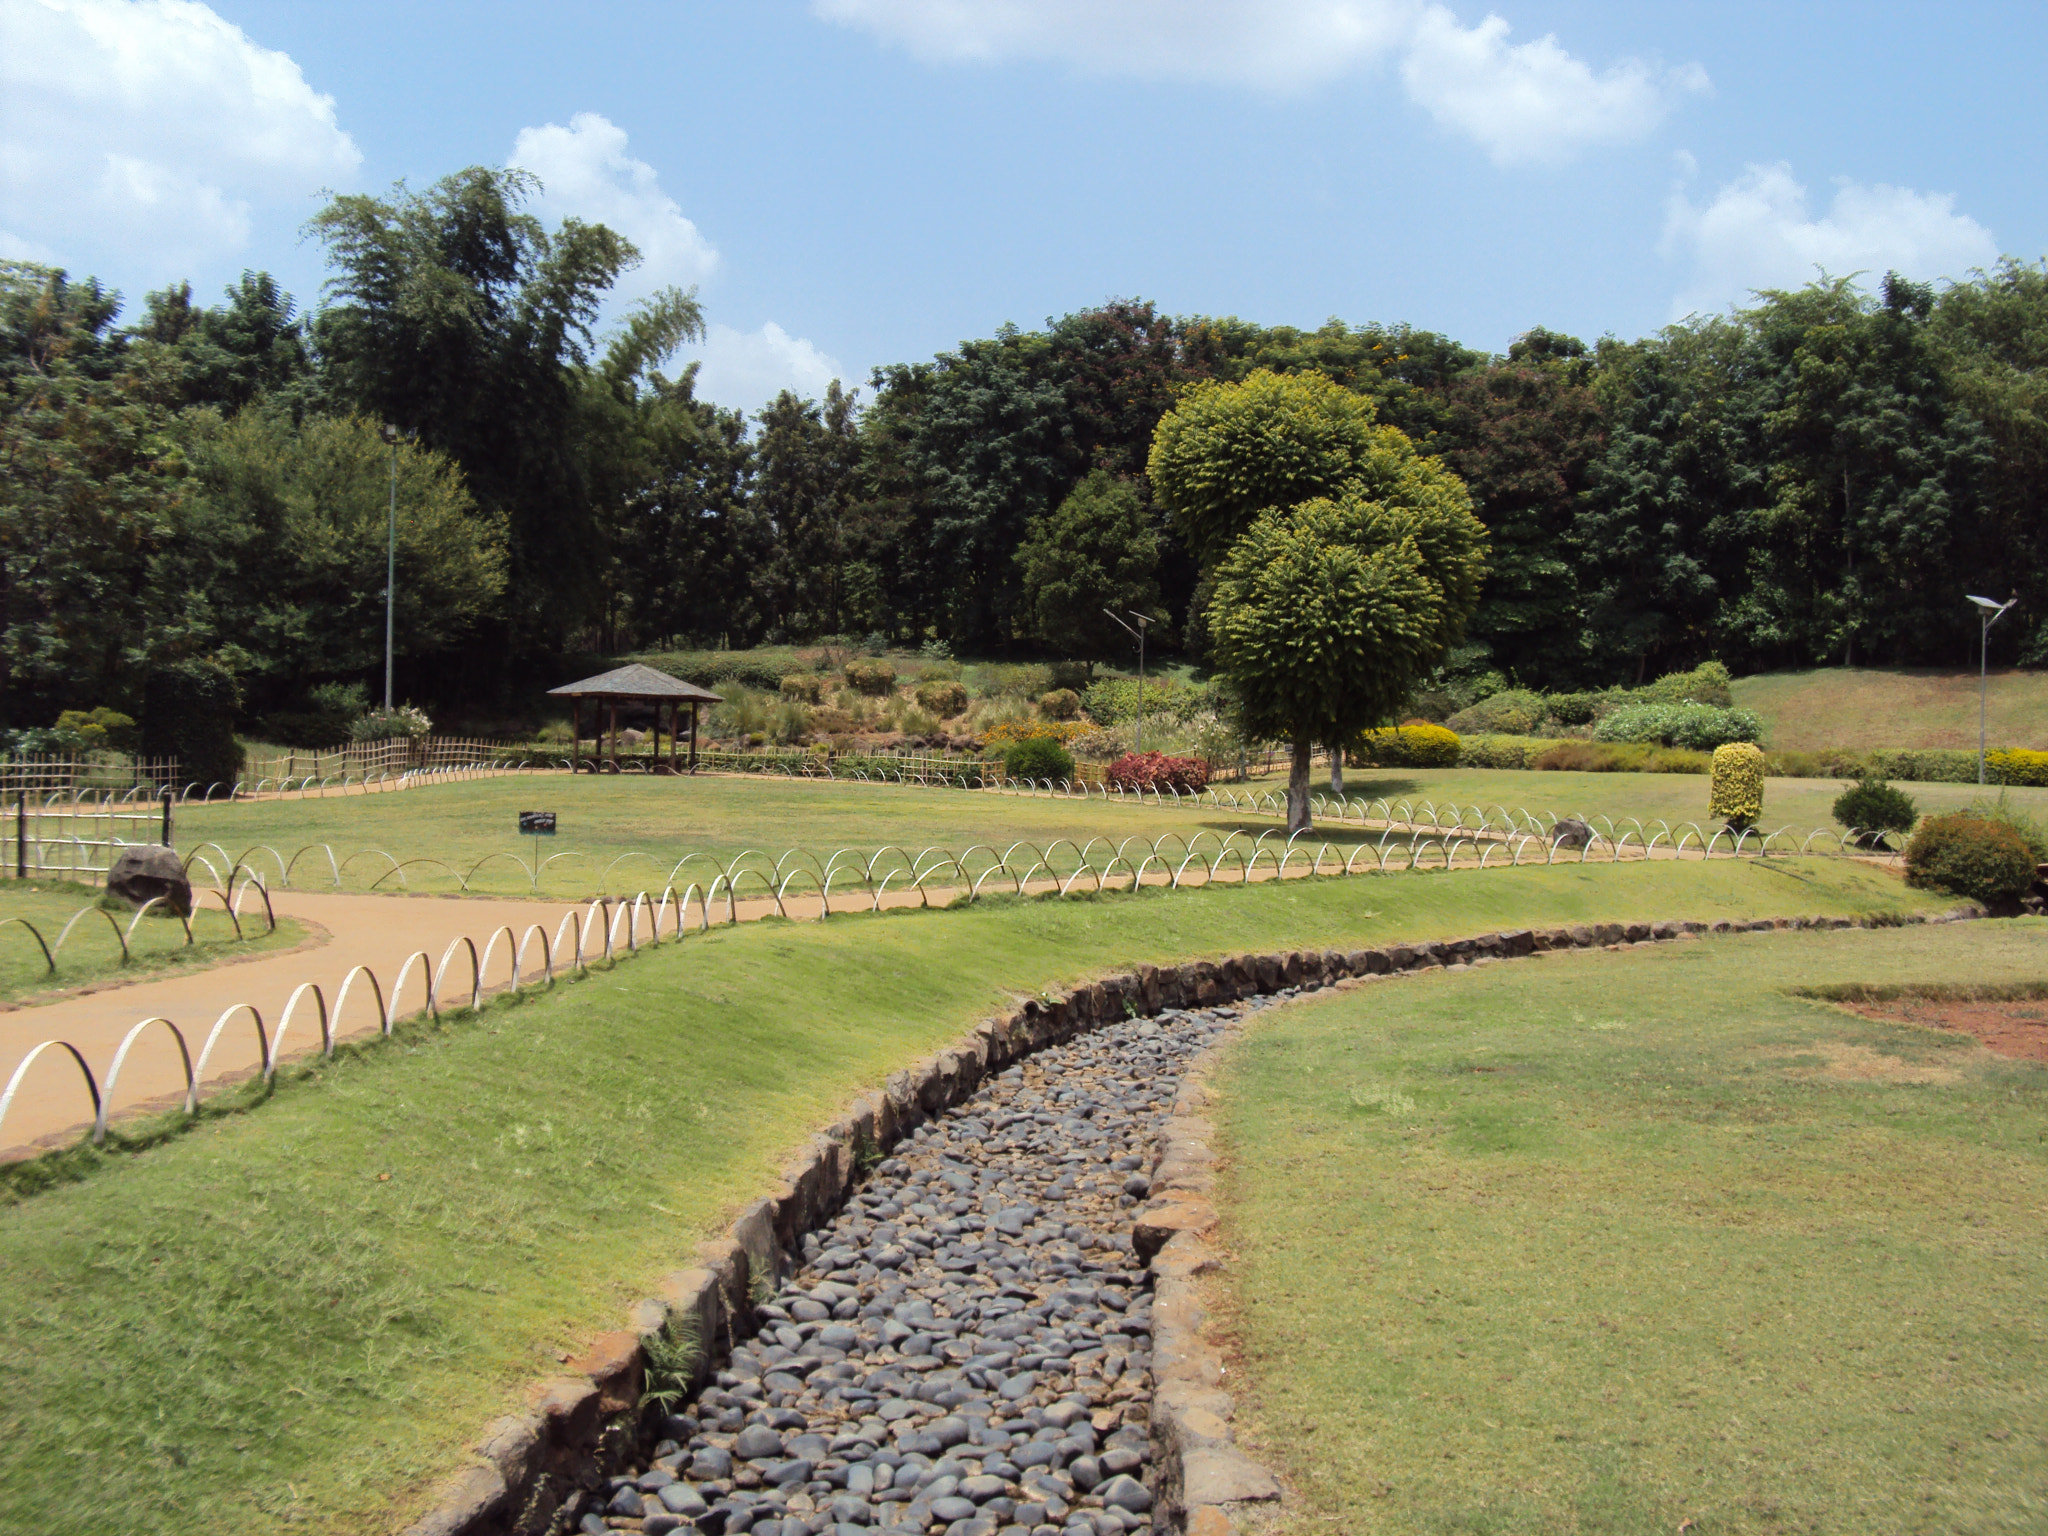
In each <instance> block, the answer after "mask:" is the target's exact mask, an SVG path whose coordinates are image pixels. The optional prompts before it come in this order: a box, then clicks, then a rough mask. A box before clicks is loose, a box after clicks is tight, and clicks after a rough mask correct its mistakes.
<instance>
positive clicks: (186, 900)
mask: <svg viewBox="0 0 2048 1536" xmlns="http://www.w3.org/2000/svg"><path fill="white" fill-rule="evenodd" d="M107 891H108V893H109V894H110V895H114V896H118V897H120V898H121V899H122V900H123V901H125V902H127V903H128V905H129V906H131V907H140V906H142V905H143V904H144V903H145V902H149V901H154V900H155V899H156V898H157V897H159V896H161V897H162V898H163V904H164V905H165V906H166V907H169V908H170V909H171V910H172V911H173V912H175V913H177V914H178V916H180V917H190V916H191V915H192V882H191V881H190V880H188V879H186V878H185V862H184V860H182V859H180V858H179V857H178V850H177V849H175V848H123V849H122V850H121V856H120V857H119V858H117V859H115V860H114V867H113V869H111V870H110V871H108V873H107Z"/></svg>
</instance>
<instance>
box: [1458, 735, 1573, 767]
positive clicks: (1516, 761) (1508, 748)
mask: <svg viewBox="0 0 2048 1536" xmlns="http://www.w3.org/2000/svg"><path fill="white" fill-rule="evenodd" d="M1561 745H1562V743H1561V742H1556V741H1547V740H1545V739H1544V738H1542V737H1540V736H1467V737H1464V738H1462V739H1461V741H1460V742H1459V746H1458V766H1459V767H1461V768H1527V767H1529V766H1531V765H1532V764H1533V763H1534V761H1535V759H1537V758H1538V757H1540V756H1542V755H1543V754H1544V753H1545V752H1547V751H1549V750H1550V749H1551V748H1552V747H1555V746H1561Z"/></svg>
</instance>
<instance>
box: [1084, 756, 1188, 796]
mask: <svg viewBox="0 0 2048 1536" xmlns="http://www.w3.org/2000/svg"><path fill="white" fill-rule="evenodd" d="M1103 772H1104V775H1105V777H1107V778H1108V780H1109V782H1110V783H1111V784H1114V785H1117V786H1118V787H1120V788H1123V789H1175V790H1178V791H1180V793H1182V794H1184V795H1195V794H1200V793H1201V792H1202V791H1203V790H1204V789H1207V788H1208V787H1209V765H1208V764H1207V763H1205V762H1203V761H1202V760H1201V759H1200V758H1199V757H1168V756H1166V755H1165V754H1164V753H1160V752H1147V753H1145V754H1144V755H1143V756H1140V755H1139V754H1137V753H1135V752H1126V753H1125V754H1124V755H1123V756H1122V757H1120V758H1118V759H1117V760H1116V761H1115V762H1113V763H1111V764H1110V765H1109V767H1108V768H1106V769H1104V770H1103Z"/></svg>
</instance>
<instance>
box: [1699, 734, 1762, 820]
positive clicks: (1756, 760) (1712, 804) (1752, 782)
mask: <svg viewBox="0 0 2048 1536" xmlns="http://www.w3.org/2000/svg"><path fill="white" fill-rule="evenodd" d="M1711 772H1712V775H1713V777H1712V778H1711V779H1710V780H1709V781H1708V788H1707V814H1708V815H1709V816H1718V817H1720V818H1721V819H1722V820H1723V821H1725V822H1727V823H1728V825H1729V826H1730V827H1732V828H1734V829H1735V830H1736V831H1737V832H1741V831H1745V830H1747V829H1748V828H1750V827H1753V826H1755V825H1756V819H1757V817H1759V816H1761V815H1763V813H1764V754H1763V752H1762V750H1761V749H1759V748H1758V747H1756V746H1754V745H1752V744H1751V743H1749V742H1746V741H1737V742H1730V743H1729V744H1728V745H1727V746H1725V747H1716V748H1715V749H1714V766H1713V768H1712V770H1711Z"/></svg>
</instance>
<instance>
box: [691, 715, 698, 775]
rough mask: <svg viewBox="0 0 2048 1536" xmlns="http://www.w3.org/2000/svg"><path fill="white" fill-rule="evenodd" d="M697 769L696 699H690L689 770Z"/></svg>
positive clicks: (694, 770) (693, 771)
mask: <svg viewBox="0 0 2048 1536" xmlns="http://www.w3.org/2000/svg"><path fill="white" fill-rule="evenodd" d="M696 771H697V701H696V700H695V699H692V700H690V772H692V773H695V772H696Z"/></svg>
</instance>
